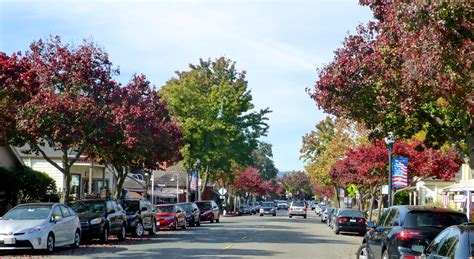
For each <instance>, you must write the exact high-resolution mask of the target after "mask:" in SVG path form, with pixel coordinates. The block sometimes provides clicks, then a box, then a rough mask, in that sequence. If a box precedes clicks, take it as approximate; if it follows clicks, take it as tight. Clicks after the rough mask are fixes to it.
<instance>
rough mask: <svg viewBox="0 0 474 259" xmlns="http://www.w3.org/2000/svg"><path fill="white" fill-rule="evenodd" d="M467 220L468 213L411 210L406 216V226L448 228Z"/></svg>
mask: <svg viewBox="0 0 474 259" xmlns="http://www.w3.org/2000/svg"><path fill="white" fill-rule="evenodd" d="M465 222H467V218H466V215H464V214H458V213H449V212H433V211H411V212H409V213H408V214H407V215H406V217H405V223H404V226H406V227H439V228H447V227H449V226H452V225H459V224H462V223H465Z"/></svg>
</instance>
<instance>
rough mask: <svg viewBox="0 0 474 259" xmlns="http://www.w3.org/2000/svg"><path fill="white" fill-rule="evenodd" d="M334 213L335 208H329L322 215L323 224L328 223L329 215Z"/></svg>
mask: <svg viewBox="0 0 474 259" xmlns="http://www.w3.org/2000/svg"><path fill="white" fill-rule="evenodd" d="M333 211H334V208H331V207H327V208H326V209H325V210H324V212H323V214H321V222H326V221H328V217H329V214H331V213H332V212H333Z"/></svg>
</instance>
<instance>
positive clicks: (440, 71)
mask: <svg viewBox="0 0 474 259" xmlns="http://www.w3.org/2000/svg"><path fill="white" fill-rule="evenodd" d="M372 3H374V4H372V5H371V7H372V8H373V10H374V15H375V17H376V18H377V21H375V22H373V21H371V22H369V23H368V24H367V25H366V26H359V28H358V30H357V34H356V35H350V36H348V37H347V38H346V39H345V42H344V46H343V47H342V48H340V49H338V50H337V51H336V52H335V58H334V61H333V62H332V63H330V64H329V65H327V66H326V67H324V68H323V69H322V70H321V71H320V73H319V80H318V81H317V83H316V86H315V89H314V91H312V92H310V94H311V97H312V98H313V99H314V100H315V101H316V103H317V104H318V106H319V107H321V108H323V109H324V110H325V111H326V112H328V113H330V114H333V115H336V116H338V117H345V118H349V119H352V120H355V121H358V122H362V123H364V124H365V125H367V126H368V127H369V128H371V129H375V128H382V129H383V130H384V131H385V132H388V131H393V132H395V135H396V136H398V137H399V138H401V139H408V138H410V137H412V136H413V135H414V134H416V133H418V132H419V131H422V130H423V131H426V132H427V137H426V139H425V141H424V142H425V145H426V146H428V147H434V148H440V147H441V146H443V145H444V144H445V143H446V142H448V143H450V144H451V145H453V146H454V147H455V148H456V151H457V152H458V154H459V156H460V157H461V158H463V159H464V161H465V162H466V163H469V165H470V167H471V170H474V119H473V118H474V117H473V114H474V88H473V87H472V86H473V84H474V83H473V81H472V80H473V79H472V69H473V66H472V65H473V62H472V61H473V60H474V51H473V42H472V39H473V36H472V35H473V34H472V31H473V29H474V23H473V21H472V15H473V11H474V9H473V8H472V6H471V5H470V4H469V3H468V2H458V3H450V2H446V1H441V2H439V3H435V2H431V3H429V4H425V5H421V4H412V3H404V2H403V1H373V2H372Z"/></svg>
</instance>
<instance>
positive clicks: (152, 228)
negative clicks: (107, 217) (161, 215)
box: [122, 199, 156, 237]
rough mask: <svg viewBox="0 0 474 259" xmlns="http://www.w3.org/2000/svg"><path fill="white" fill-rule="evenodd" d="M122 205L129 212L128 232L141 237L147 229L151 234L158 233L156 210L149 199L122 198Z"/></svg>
mask: <svg viewBox="0 0 474 259" xmlns="http://www.w3.org/2000/svg"><path fill="white" fill-rule="evenodd" d="M122 207H123V209H124V210H125V213H126V214H127V232H128V233H132V234H133V235H134V236H136V237H141V236H143V234H144V231H145V230H147V231H148V234H149V235H155V234H156V217H155V214H156V213H155V210H154V209H153V206H152V205H151V203H150V201H148V200H147V199H126V200H122Z"/></svg>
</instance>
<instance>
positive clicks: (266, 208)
mask: <svg viewBox="0 0 474 259" xmlns="http://www.w3.org/2000/svg"><path fill="white" fill-rule="evenodd" d="M276 210H277V208H276V207H275V203H273V202H263V203H262V206H261V207H260V211H259V213H260V217H262V216H263V215H266V214H271V215H273V216H276Z"/></svg>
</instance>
